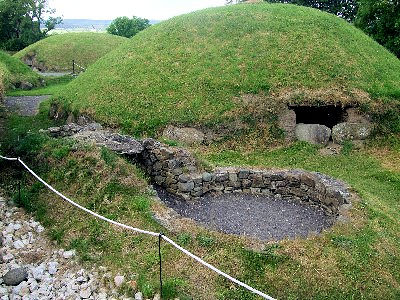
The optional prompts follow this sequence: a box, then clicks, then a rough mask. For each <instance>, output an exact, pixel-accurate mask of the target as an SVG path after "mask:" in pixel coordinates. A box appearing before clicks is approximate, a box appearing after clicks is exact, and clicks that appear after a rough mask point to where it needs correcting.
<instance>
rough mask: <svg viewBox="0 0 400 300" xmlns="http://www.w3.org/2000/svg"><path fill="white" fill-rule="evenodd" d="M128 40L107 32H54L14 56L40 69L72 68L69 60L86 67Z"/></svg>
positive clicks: (62, 69) (60, 69)
mask: <svg viewBox="0 0 400 300" xmlns="http://www.w3.org/2000/svg"><path fill="white" fill-rule="evenodd" d="M127 40H128V39H127V38H124V37H120V36H115V35H111V34H106V33H91V32H84V33H83V32H82V33H67V34H60V35H53V36H50V37H48V38H46V39H43V40H41V41H39V42H37V43H35V44H33V45H30V46H29V47H27V48H25V49H23V50H21V51H20V52H18V53H16V54H15V55H14V57H16V58H18V59H21V60H22V61H24V62H26V63H27V64H28V65H32V66H33V67H36V68H38V69H39V70H43V71H71V69H72V60H75V62H76V63H77V64H79V65H80V66H82V67H84V68H87V67H88V66H89V65H91V64H93V63H94V62H95V61H96V60H98V59H99V58H100V57H102V56H104V55H105V54H107V53H108V52H110V51H111V50H114V49H115V48H117V47H118V46H120V45H121V44H123V43H124V42H125V41H127Z"/></svg>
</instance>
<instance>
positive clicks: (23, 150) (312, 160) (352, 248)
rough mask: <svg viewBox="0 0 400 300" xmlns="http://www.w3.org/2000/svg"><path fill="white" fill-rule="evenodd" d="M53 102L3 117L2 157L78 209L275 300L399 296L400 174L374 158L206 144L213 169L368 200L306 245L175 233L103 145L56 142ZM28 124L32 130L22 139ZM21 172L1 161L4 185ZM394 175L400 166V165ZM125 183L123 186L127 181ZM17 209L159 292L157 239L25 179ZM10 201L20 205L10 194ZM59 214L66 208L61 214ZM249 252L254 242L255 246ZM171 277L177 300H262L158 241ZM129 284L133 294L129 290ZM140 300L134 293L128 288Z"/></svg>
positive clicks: (133, 173) (138, 177)
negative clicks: (250, 172)
mask: <svg viewBox="0 0 400 300" xmlns="http://www.w3.org/2000/svg"><path fill="white" fill-rule="evenodd" d="M48 105H49V102H48V101H46V102H44V103H43V104H42V105H41V111H40V114H39V115H37V116H35V117H18V116H12V117H10V118H9V119H8V120H7V122H6V123H7V129H8V130H7V134H6V140H7V142H6V143H5V144H3V146H2V149H1V151H2V152H1V153H4V154H8V155H17V156H21V157H22V158H23V160H24V161H25V162H27V163H28V164H29V165H30V166H32V167H33V169H34V170H35V171H36V172H38V174H39V175H40V176H42V177H43V178H44V179H45V180H46V181H48V182H49V183H50V184H52V185H54V186H55V187H56V188H57V189H59V190H60V191H61V192H62V193H64V194H66V195H68V196H69V197H71V198H72V199H74V200H75V201H77V202H78V203H80V204H81V205H83V206H85V207H88V208H90V209H93V210H95V211H96V212H98V213H100V214H102V215H105V216H106V217H109V218H111V219H114V220H118V221H121V222H123V223H127V224H129V225H132V226H135V227H139V228H144V229H147V230H152V231H155V232H159V231H162V232H164V233H165V234H166V235H167V236H169V237H171V238H173V239H174V240H176V241H178V242H179V243H180V244H181V245H183V246H184V247H185V248H187V249H189V250H190V251H192V252H194V253H196V254H198V255H200V256H201V257H203V258H204V259H205V260H207V261H208V262H210V263H212V264H214V265H216V266H217V267H218V268H220V269H222V270H223V271H226V272H228V273H229V274H231V275H233V276H234V277H236V278H238V279H240V280H243V281H245V282H246V283H247V284H249V285H251V286H253V287H255V288H258V289H260V290H262V291H265V292H267V293H268V294H270V295H272V296H273V297H276V298H277V299H343V300H347V299H377V298H379V299H398V298H399V296H400V294H399V283H400V276H399V274H400V259H399V257H400V234H399V230H398V228H399V225H400V223H399V220H400V207H399V201H398V199H400V173H399V171H395V170H390V169H386V168H384V167H383V166H382V165H381V164H380V163H379V161H377V160H376V159H375V158H373V157H372V156H370V155H369V154H368V152H367V151H355V150H351V149H346V151H343V153H342V154H339V155H337V156H329V157H326V156H322V155H320V154H319V152H318V148H317V147H316V146H312V145H308V144H306V143H296V144H293V145H290V146H288V147H284V148H281V149H276V150H268V151H267V150H265V151H253V152H248V153H242V152H240V151H237V150H236V151H232V150H221V149H220V147H218V146H215V148H213V147H211V148H209V149H208V150H209V152H208V154H203V158H205V159H208V160H209V161H210V162H212V163H215V164H217V165H247V166H257V167H262V168H268V167H284V168H304V169H308V170H313V171H320V172H324V173H326V174H329V175H332V176H335V177H337V178H340V179H343V180H345V181H346V182H347V183H349V184H350V185H351V187H352V188H353V189H354V190H355V191H356V192H357V193H358V194H359V196H360V197H361V199H359V200H356V201H354V202H353V204H352V205H353V206H352V215H351V216H352V217H351V219H350V220H351V221H350V222H348V223H345V224H337V225H336V226H335V227H334V228H332V229H330V230H327V231H325V232H323V233H322V234H321V235H319V236H315V237H309V238H308V239H296V240H287V241H281V242H276V243H274V242H271V243H268V244H264V245H258V244H257V243H256V244H254V243H252V242H249V243H246V242H244V241H243V240H240V239H238V238H236V237H234V236H228V235H224V234H219V233H215V232H212V231H208V230H204V229H201V228H199V227H196V226H191V225H189V224H188V223H186V222H183V223H182V225H183V226H182V228H180V229H176V230H177V231H176V230H174V231H173V232H171V231H170V230H168V229H166V228H163V227H162V226H160V225H159V224H157V223H156V222H155V221H154V219H153V218H152V209H154V208H153V207H154V205H157V204H155V202H154V201H153V200H152V199H151V197H150V196H149V194H148V193H147V192H146V185H147V183H146V179H145V177H144V176H143V173H142V172H141V171H140V169H138V168H137V167H135V166H133V165H132V164H131V163H129V162H128V161H126V160H123V159H122V158H121V157H118V156H117V155H116V154H114V153H112V152H110V151H108V150H106V149H95V148H93V147H91V146H84V145H82V144H80V145H79V144H76V143H74V142H73V141H70V140H67V139H51V138H49V137H48V136H45V135H43V134H40V133H38V131H39V129H40V128H47V127H49V126H52V125H54V124H53V122H52V121H50V120H48V109H49V107H48ZM27 128H29V129H30V130H29V132H27V130H26V129H27ZM14 167H15V165H13V164H11V163H7V162H3V161H0V168H4V170H6V171H5V172H0V184H1V186H3V187H8V190H9V191H11V190H12V184H13V183H14V182H15V181H14V180H10V178H13V177H12V176H13V172H15V170H14ZM397 168H398V166H397ZM121 178H123V180H121ZM22 182H23V184H22V187H23V188H22V192H21V200H20V201H17V202H18V204H19V205H21V206H24V207H25V208H26V209H27V210H28V211H30V212H32V213H34V214H35V215H36V217H37V218H38V220H40V221H41V222H42V223H43V224H44V226H45V227H46V229H47V233H48V234H49V236H50V237H51V238H52V239H54V240H55V241H57V242H58V243H61V245H60V247H61V246H62V247H65V248H70V247H72V248H74V249H76V250H77V253H78V254H79V257H80V258H81V259H82V260H84V261H87V262H91V263H94V264H97V265H98V266H100V265H101V266H106V267H107V268H108V269H109V270H110V271H111V272H113V274H114V273H115V274H117V273H118V274H124V275H126V279H127V281H128V280H135V281H137V283H138V285H139V287H140V290H141V291H142V292H144V294H145V297H146V298H151V297H153V296H154V294H155V293H156V292H157V291H158V288H159V286H158V249H157V239H154V238H152V237H148V236H142V235H131V234H129V233H127V232H123V231H120V230H117V229H115V228H113V227H111V226H108V225H107V224H105V223H103V222H100V221H95V220H94V219H93V218H91V217H88V216H87V215H86V214H84V213H81V212H78V211H77V210H76V208H74V207H72V206H70V205H68V204H65V203H63V202H62V201H61V200H60V199H59V198H58V197H55V196H54V195H53V194H51V193H50V192H49V191H48V190H47V189H45V188H44V187H43V186H42V185H41V184H40V183H37V182H36V181H35V180H33V178H32V177H31V176H29V175H28V174H24V177H23V181H22ZM15 200H18V198H17V197H15ZM60 212H62V213H60ZM249 245H253V246H254V245H258V246H257V247H256V248H257V249H258V250H257V251H254V250H251V248H249ZM162 254H163V266H164V269H163V270H164V273H163V276H164V280H165V282H168V284H167V286H168V288H167V291H168V293H167V294H168V295H171V297H172V299H174V297H177V296H179V297H180V299H191V298H190V297H189V298H185V295H189V296H191V297H193V298H194V299H210V300H211V299H212V300H213V299H226V300H228V299H229V300H230V299H241V300H251V299H254V300H255V299H258V298H257V297H255V296H254V295H252V294H251V293H249V292H247V291H245V290H243V289H240V288H238V287H236V286H235V285H233V284H231V283H230V282H228V281H226V280H224V279H222V278H221V277H218V276H216V275H215V277H214V276H212V275H210V274H212V273H210V271H209V270H207V269H205V268H202V267H200V266H199V265H198V264H197V263H195V262H193V261H192V260H190V259H188V258H185V256H184V255H183V254H182V253H181V252H179V251H178V250H176V249H173V248H171V247H170V246H168V245H167V244H164V243H163V244H162ZM125 288H127V289H128V287H125ZM127 291H128V292H129V293H130V294H128V296H131V297H132V296H133V293H132V291H129V289H128V290H127Z"/></svg>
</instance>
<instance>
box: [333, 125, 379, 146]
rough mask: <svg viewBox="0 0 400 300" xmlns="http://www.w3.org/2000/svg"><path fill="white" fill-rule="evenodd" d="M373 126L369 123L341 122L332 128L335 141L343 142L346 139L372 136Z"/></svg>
mask: <svg viewBox="0 0 400 300" xmlns="http://www.w3.org/2000/svg"><path fill="white" fill-rule="evenodd" d="M371 132H372V126H371V125H370V124H368V123H347V122H345V123H339V124H337V125H336V126H334V127H333V129H332V138H333V141H334V142H335V143H338V144H342V143H343V142H344V141H346V140H350V141H353V140H356V141H357V140H358V141H360V140H365V139H366V138H368V137H369V136H370V134H371Z"/></svg>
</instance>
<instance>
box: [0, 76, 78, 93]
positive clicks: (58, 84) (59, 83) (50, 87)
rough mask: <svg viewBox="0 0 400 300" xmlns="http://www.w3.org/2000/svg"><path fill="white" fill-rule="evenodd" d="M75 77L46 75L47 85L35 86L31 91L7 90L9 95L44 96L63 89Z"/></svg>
mask: <svg viewBox="0 0 400 300" xmlns="http://www.w3.org/2000/svg"><path fill="white" fill-rule="evenodd" d="M73 79H74V77H73V76H70V75H65V76H62V77H44V81H45V84H46V85H45V86H43V87H38V88H34V89H32V90H29V91H25V90H20V89H17V90H11V91H8V92H7V96H42V95H54V94H56V93H57V92H58V91H59V90H60V89H63V88H64V87H65V86H66V85H67V84H68V83H70V82H71V81H72V80H73Z"/></svg>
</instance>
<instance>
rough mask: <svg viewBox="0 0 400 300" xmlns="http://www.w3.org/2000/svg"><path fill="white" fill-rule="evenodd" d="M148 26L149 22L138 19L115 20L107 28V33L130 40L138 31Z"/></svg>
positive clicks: (124, 18)
mask: <svg viewBox="0 0 400 300" xmlns="http://www.w3.org/2000/svg"><path fill="white" fill-rule="evenodd" d="M149 26H150V21H149V20H147V19H142V18H138V17H133V18H132V19H129V18H128V17H119V18H116V19H115V20H114V21H112V23H111V24H110V26H108V28H107V32H108V33H110V34H114V35H119V36H124V37H127V38H131V37H133V36H134V35H136V34H137V33H139V32H140V31H142V30H144V29H146V28H147V27H149Z"/></svg>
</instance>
